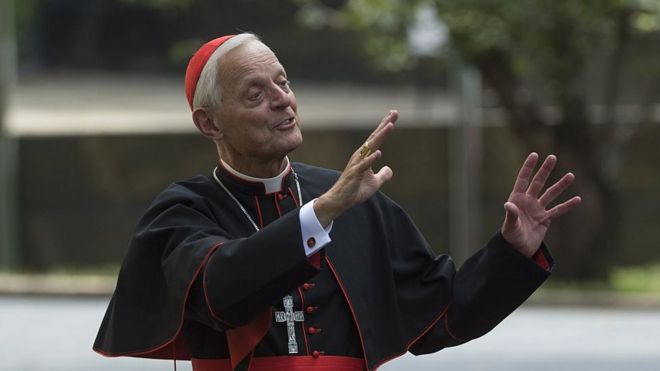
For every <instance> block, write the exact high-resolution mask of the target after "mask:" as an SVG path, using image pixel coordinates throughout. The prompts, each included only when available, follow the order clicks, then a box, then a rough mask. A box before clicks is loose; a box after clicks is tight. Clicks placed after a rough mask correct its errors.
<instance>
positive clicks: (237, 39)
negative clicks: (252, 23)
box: [193, 33, 261, 110]
mask: <svg viewBox="0 0 660 371" xmlns="http://www.w3.org/2000/svg"><path fill="white" fill-rule="evenodd" d="M247 41H258V42H261V41H260V40H259V37H257V36H256V35H254V34H251V33H242V34H238V35H236V36H234V37H232V38H230V39H229V40H227V41H225V42H224V43H222V45H220V46H219V47H218V48H217V49H216V50H215V51H214V52H213V54H211V56H210V57H209V59H208V60H207V61H206V64H205V65H204V68H203V69H202V73H201V74H200V75H199V80H197V86H196V87H195V95H194V98H193V110H195V109H197V108H200V107H208V108H215V107H218V104H219V103H220V100H221V98H222V89H221V87H220V80H219V78H218V77H219V76H218V68H219V65H220V62H219V61H220V58H222V57H223V56H224V55H225V54H227V53H228V52H229V51H230V50H232V49H234V48H236V47H238V46H240V45H243V44H244V43H245V42H247Z"/></svg>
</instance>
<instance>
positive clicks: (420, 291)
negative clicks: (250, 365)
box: [94, 164, 553, 370]
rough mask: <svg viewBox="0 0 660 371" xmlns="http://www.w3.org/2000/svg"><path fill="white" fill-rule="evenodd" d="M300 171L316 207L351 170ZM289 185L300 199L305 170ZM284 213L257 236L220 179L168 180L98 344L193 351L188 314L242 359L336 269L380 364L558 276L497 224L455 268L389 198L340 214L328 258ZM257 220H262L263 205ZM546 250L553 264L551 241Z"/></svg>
mask: <svg viewBox="0 0 660 371" xmlns="http://www.w3.org/2000/svg"><path fill="white" fill-rule="evenodd" d="M293 169H294V170H295V173H296V174H297V175H298V178H299V183H300V187H301V192H302V198H303V200H304V201H305V202H308V201H310V200H312V199H314V198H316V197H318V196H320V195H321V194H322V193H324V192H325V191H327V190H328V189H329V188H330V187H331V186H332V185H333V184H334V182H335V181H336V179H337V178H338V175H339V174H338V173H337V172H334V171H331V170H326V169H321V168H316V167H311V166H308V165H304V164H294V165H293ZM223 182H226V183H228V184H227V185H228V187H229V188H230V189H232V191H233V190H234V189H235V188H236V187H242V188H243V189H245V185H238V184H237V183H238V181H237V180H236V179H231V177H228V178H226V179H223ZM283 183H284V184H283V186H284V192H285V194H286V195H287V196H288V197H290V198H292V200H293V202H295V204H296V205H295V206H298V202H299V200H297V191H296V187H295V182H294V181H293V176H291V175H289V176H287V177H285V180H284V181H283ZM248 188H249V187H248ZM257 188H258V187H257ZM251 192H253V193H254V194H251ZM258 192H262V193H263V190H260V189H252V190H248V191H247V192H244V193H243V194H237V195H236V197H237V198H238V199H239V201H241V203H243V204H244V205H250V204H252V205H256V206H255V207H256V208H257V209H259V206H258V203H256V204H255V202H254V201H250V200H254V199H256V197H257V196H256V193H258ZM246 208H247V209H248V211H249V212H250V213H251V214H252V213H253V211H254V210H253V208H252V207H246ZM276 208H278V210H279V206H277V205H276ZM281 214H282V216H281V217H278V218H276V220H274V221H273V222H272V223H270V224H267V225H265V226H264V227H263V228H261V229H260V231H259V232H256V233H255V229H254V227H253V226H252V225H251V224H250V222H249V221H248V220H247V219H246V217H245V215H244V214H243V213H242V211H241V210H240V209H239V208H238V206H237V205H236V203H235V202H234V201H233V200H232V199H231V198H230V197H229V196H228V195H227V194H226V193H225V192H224V191H223V190H222V189H221V188H220V187H219V186H218V184H217V183H216V182H215V181H214V179H213V177H212V176H198V177H195V178H192V179H189V180H186V181H183V182H179V183H175V184H173V185H172V186H170V187H169V188H167V189H166V190H165V191H164V192H162V193H161V194H160V195H159V196H158V197H157V198H156V200H155V201H154V202H153V204H152V205H151V206H150V207H149V209H148V210H147V211H146V213H145V215H144V216H143V218H142V219H141V221H140V222H139V224H138V226H137V230H136V233H135V236H134V238H133V240H132V242H131V245H130V247H129V250H128V253H127V255H126V257H125V260H124V263H123V266H122V269H121V272H120V274H119V278H118V281H117V287H116V289H115V293H114V295H113V297H112V300H111V302H110V304H109V307H108V310H107V312H106V314H105V317H104V319H103V322H102V324H101V328H100V330H99V333H98V336H97V338H96V341H95V344H94V349H95V350H96V351H97V352H99V353H101V354H104V355H107V356H122V355H127V356H139V357H150V358H176V359H188V358H189V353H193V352H188V349H187V347H186V345H185V344H184V343H183V341H182V336H181V334H182V328H183V327H184V322H186V323H188V322H189V321H191V320H197V319H199V318H202V320H201V322H202V323H204V326H208V327H210V328H212V329H213V331H216V332H218V333H224V334H225V335H226V338H227V344H228V348H229V352H230V355H231V358H232V361H233V364H236V363H237V362H238V361H240V359H242V358H243V357H244V356H246V355H247V354H249V353H250V352H251V350H252V349H253V348H254V347H255V345H256V344H257V343H258V342H259V341H260V340H261V339H262V337H263V336H264V335H265V333H266V331H267V329H268V327H269V325H270V322H271V318H272V314H271V306H272V305H273V304H274V303H277V302H281V300H282V297H283V296H285V295H287V294H288V293H290V292H291V291H292V290H295V289H296V288H297V287H300V286H301V285H302V284H303V283H305V282H307V281H308V280H310V279H313V278H314V276H315V275H317V274H318V273H319V271H320V270H322V269H329V270H330V271H331V273H332V275H333V276H334V278H335V279H336V280H337V283H338V284H339V286H340V288H341V292H342V293H343V295H344V298H345V299H346V302H347V303H348V305H349V307H350V312H351V314H352V317H353V320H354V321H355V324H356V327H357V330H358V335H359V340H360V344H361V347H362V354H363V356H364V358H365V362H366V366H367V369H369V370H373V369H376V368H377V367H378V366H380V365H381V364H382V363H384V362H386V361H387V360H390V359H392V358H395V357H397V356H399V355H401V354H403V353H405V352H406V351H408V350H410V351H411V352H413V353H415V354H422V353H429V352H434V351H437V350H439V349H442V348H443V347H446V346H453V345H457V344H460V343H463V342H465V341H468V340H470V339H474V338H476V337H479V336H481V335H483V334H485V333H486V332H488V331H489V330H490V329H492V328H493V327H494V326H496V325H497V324H498V323H499V322H500V321H502V320H503V319H504V318H505V317H506V316H507V315H508V314H510V313H511V312H512V311H513V310H514V309H515V308H517V307H518V306H519V305H520V304H521V303H523V302H524V301H525V300H526V299H527V298H528V297H529V295H531V293H532V292H534V290H535V289H536V288H537V287H538V286H539V285H540V284H541V283H542V282H543V281H544V280H545V279H546V278H547V277H548V275H549V269H545V268H544V267H542V266H541V265H539V264H537V262H535V261H534V260H532V259H530V258H527V257H525V256H523V255H521V254H519V253H518V252H516V251H514V250H513V249H512V247H511V246H510V245H509V244H508V243H507V242H506V241H505V240H504V239H503V238H502V236H501V235H500V234H499V233H497V234H496V235H495V236H494V237H493V238H492V239H491V240H490V241H489V242H488V244H487V245H486V246H485V247H484V248H482V249H481V250H479V251H478V252H477V253H476V254H475V255H473V256H472V257H471V258H470V259H468V260H467V261H466V262H465V263H464V264H463V266H462V267H461V269H460V270H458V272H457V271H456V270H455V268H454V264H453V262H452V260H451V258H450V257H448V256H446V255H441V256H438V257H436V256H434V254H433V253H432V252H431V250H430V249H429V247H428V245H427V243H426V241H425V240H424V238H423V237H422V236H421V234H420V233H419V231H418V230H417V228H416V227H415V225H414V224H413V222H412V221H411V220H410V218H409V217H408V216H407V215H406V213H405V212H404V211H403V210H402V209H401V208H400V207H399V206H398V205H396V204H395V203H394V202H393V201H392V200H390V199H388V198H387V197H386V196H384V195H383V194H381V193H378V194H376V195H374V196H373V197H372V198H370V199H369V200H368V201H366V202H364V203H363V204H360V205H358V206H355V207H353V208H352V209H351V210H349V211H347V212H346V213H345V214H343V215H342V216H340V217H339V218H337V219H336V220H335V221H334V225H333V227H332V231H331V233H330V236H331V238H332V242H331V243H329V244H328V245H326V246H325V248H324V250H323V252H322V253H320V256H321V259H320V266H318V265H315V264H312V262H311V261H312V259H309V258H308V257H306V256H305V253H304V250H303V248H302V242H301V230H300V222H299V209H298V208H292V210H291V211H289V212H282V213H281ZM253 218H254V219H255V220H256V221H257V223H258V224H262V225H263V224H264V223H263V221H262V220H261V218H262V215H261V211H260V210H258V212H257V213H255V214H253ZM262 225H260V227H261V226H262ZM541 253H542V255H543V258H542V260H546V261H547V262H548V263H549V266H550V267H551V266H552V265H553V262H552V258H551V257H550V255H549V253H548V252H547V250H546V248H545V247H544V246H542V247H541ZM317 263H318V262H317ZM234 361H236V362H234Z"/></svg>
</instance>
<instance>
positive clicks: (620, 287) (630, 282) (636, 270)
mask: <svg viewBox="0 0 660 371" xmlns="http://www.w3.org/2000/svg"><path fill="white" fill-rule="evenodd" d="M610 285H611V287H612V288H613V289H614V290H616V291H622V292H649V293H650V292H652V293H660V264H656V265H650V266H645V267H625V268H623V267H619V268H616V269H614V270H613V271H612V274H611V275H610Z"/></svg>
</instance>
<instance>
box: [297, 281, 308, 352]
mask: <svg viewBox="0 0 660 371" xmlns="http://www.w3.org/2000/svg"><path fill="white" fill-rule="evenodd" d="M298 295H300V303H301V305H302V310H303V312H304V313H306V314H308V313H307V311H305V296H304V295H303V292H302V290H301V289H300V287H298ZM306 322H307V318H305V321H303V322H301V323H300V326H301V327H302V333H303V340H305V354H309V343H308V342H307V328H305V323H306Z"/></svg>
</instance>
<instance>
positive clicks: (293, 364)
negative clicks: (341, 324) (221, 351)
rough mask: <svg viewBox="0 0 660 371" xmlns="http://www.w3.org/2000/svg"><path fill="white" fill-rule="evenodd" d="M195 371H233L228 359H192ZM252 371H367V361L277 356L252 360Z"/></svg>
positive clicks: (324, 357) (336, 357) (346, 358)
mask: <svg viewBox="0 0 660 371" xmlns="http://www.w3.org/2000/svg"><path fill="white" fill-rule="evenodd" d="M192 368H193V370H194V371H231V370H232V368H231V363H230V361H229V360H228V359H192ZM249 369H250V371H308V370H315V371H365V370H366V369H365V361H364V360H363V359H360V358H353V357H343V356H326V355H321V356H319V357H316V358H315V357H313V356H275V357H256V358H253V359H252V362H251V364H250V367H249Z"/></svg>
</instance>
